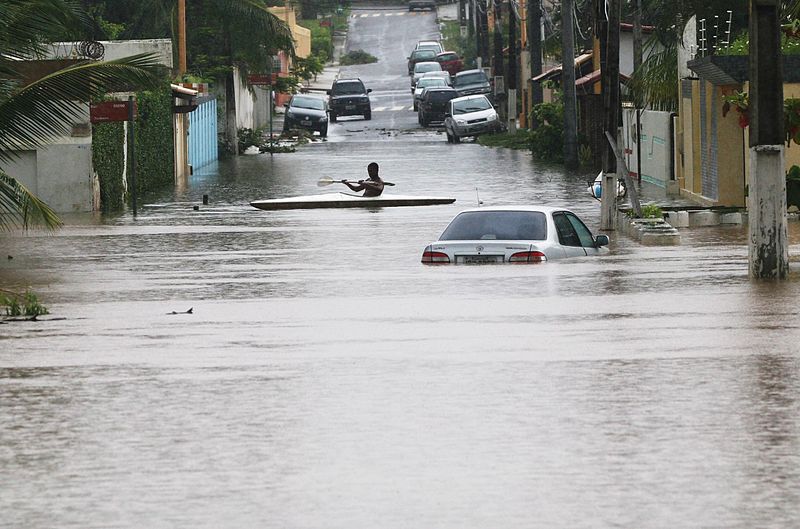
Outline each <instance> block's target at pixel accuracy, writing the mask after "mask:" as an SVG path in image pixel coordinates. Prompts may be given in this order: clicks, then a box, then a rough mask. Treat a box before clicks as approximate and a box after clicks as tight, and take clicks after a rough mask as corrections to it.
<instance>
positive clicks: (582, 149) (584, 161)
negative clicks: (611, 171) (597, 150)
mask: <svg viewBox="0 0 800 529" xmlns="http://www.w3.org/2000/svg"><path fill="white" fill-rule="evenodd" d="M593 159H594V156H593V154H592V148H591V147H590V146H589V145H588V144H586V143H582V144H580V145H579V146H578V160H579V163H580V164H581V165H582V166H587V165H589V164H591V163H592V160H593Z"/></svg>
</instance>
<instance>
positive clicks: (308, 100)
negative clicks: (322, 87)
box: [283, 94, 328, 138]
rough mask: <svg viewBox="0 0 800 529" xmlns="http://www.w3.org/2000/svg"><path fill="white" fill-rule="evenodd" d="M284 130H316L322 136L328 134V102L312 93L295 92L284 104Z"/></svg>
mask: <svg viewBox="0 0 800 529" xmlns="http://www.w3.org/2000/svg"><path fill="white" fill-rule="evenodd" d="M284 107H285V108H286V113H285V114H284V116H283V132H288V131H290V130H292V129H306V130H312V131H313V130H315V131H317V132H319V135H320V136H321V137H323V138H324V137H326V136H327V135H328V104H327V103H326V102H325V100H324V99H322V98H320V97H316V96H312V95H306V94H295V95H293V96H292V99H290V100H289V102H288V103H286V104H285V105H284Z"/></svg>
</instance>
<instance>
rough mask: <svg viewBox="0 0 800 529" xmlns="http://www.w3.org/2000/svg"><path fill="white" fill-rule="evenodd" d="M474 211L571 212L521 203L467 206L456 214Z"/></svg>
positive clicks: (564, 209)
mask: <svg viewBox="0 0 800 529" xmlns="http://www.w3.org/2000/svg"><path fill="white" fill-rule="evenodd" d="M476 211H480V212H487V213H490V212H494V211H533V212H540V213H544V214H552V213H556V212H559V211H569V212H570V213H572V211H570V210H569V209H568V208H557V207H554V206H538V205H533V204H523V205H518V206H481V207H478V208H469V209H465V210H462V211H460V212H459V213H458V214H459V215H460V214H461V213H473V212H476Z"/></svg>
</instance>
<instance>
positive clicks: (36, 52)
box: [0, 0, 91, 60]
mask: <svg viewBox="0 0 800 529" xmlns="http://www.w3.org/2000/svg"><path fill="white" fill-rule="evenodd" d="M90 22H91V21H90V19H89V18H88V17H87V16H86V15H85V13H84V12H83V11H82V10H81V9H80V5H79V4H78V3H77V2H75V1H72V0H3V2H2V3H0V49H2V51H3V58H4V60H8V59H12V60H13V59H30V58H36V57H41V56H42V54H43V53H44V51H45V49H46V45H45V44H44V43H46V42H49V41H52V40H53V38H58V37H66V36H69V35H80V34H82V33H83V32H84V31H85V30H86V29H87V28H88V27H90V26H89V24H90Z"/></svg>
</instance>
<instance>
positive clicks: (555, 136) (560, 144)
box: [529, 100, 564, 163]
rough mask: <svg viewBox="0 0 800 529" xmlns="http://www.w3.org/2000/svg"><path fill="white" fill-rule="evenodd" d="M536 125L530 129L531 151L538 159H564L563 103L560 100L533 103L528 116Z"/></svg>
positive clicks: (560, 160)
mask: <svg viewBox="0 0 800 529" xmlns="http://www.w3.org/2000/svg"><path fill="white" fill-rule="evenodd" d="M529 118H530V119H531V120H533V122H534V123H538V126H537V127H536V128H534V129H533V130H531V133H530V136H531V153H532V154H533V157H534V158H536V159H539V160H546V161H551V162H559V163H560V162H563V161H564V104H563V103H562V102H561V101H560V100H556V101H554V102H552V103H540V104H538V105H534V107H533V109H531V114H530V116H529Z"/></svg>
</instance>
